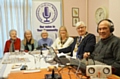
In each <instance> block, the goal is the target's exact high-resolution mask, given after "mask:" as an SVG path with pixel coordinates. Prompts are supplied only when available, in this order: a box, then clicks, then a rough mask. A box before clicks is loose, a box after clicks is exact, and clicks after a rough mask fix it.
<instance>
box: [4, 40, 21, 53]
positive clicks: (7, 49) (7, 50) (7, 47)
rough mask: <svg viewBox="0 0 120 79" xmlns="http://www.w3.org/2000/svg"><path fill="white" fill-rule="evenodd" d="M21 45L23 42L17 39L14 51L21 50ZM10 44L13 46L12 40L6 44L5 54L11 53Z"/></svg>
mask: <svg viewBox="0 0 120 79" xmlns="http://www.w3.org/2000/svg"><path fill="white" fill-rule="evenodd" d="M20 43H21V40H20V39H19V38H17V39H16V40H15V42H14V49H15V50H20ZM10 44H11V40H10V39H9V40H7V41H6V43H5V48H4V53H6V52H9V49H10Z"/></svg>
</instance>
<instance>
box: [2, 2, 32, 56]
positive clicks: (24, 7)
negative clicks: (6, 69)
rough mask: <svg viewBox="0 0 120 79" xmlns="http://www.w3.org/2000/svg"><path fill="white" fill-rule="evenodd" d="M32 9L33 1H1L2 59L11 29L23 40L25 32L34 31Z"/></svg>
mask: <svg viewBox="0 0 120 79" xmlns="http://www.w3.org/2000/svg"><path fill="white" fill-rule="evenodd" d="M31 7H32V0H0V58H1V57H2V56H3V50H4V45H5V42H6V41H7V40H8V39H10V37H9V31H10V30H11V29H15V30H17V37H18V38H20V39H21V40H22V39H23V38H24V31H25V30H27V29H29V30H32V26H31Z"/></svg>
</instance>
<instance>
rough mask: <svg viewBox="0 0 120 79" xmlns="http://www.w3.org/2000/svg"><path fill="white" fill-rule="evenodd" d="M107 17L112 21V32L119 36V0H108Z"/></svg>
mask: <svg viewBox="0 0 120 79" xmlns="http://www.w3.org/2000/svg"><path fill="white" fill-rule="evenodd" d="M109 18H110V19H111V20H112V21H113V22H114V27H115V31H114V34H115V35H117V36H118V37H120V0H109Z"/></svg>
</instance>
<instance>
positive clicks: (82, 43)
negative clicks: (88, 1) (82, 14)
mask: <svg viewBox="0 0 120 79" xmlns="http://www.w3.org/2000/svg"><path fill="white" fill-rule="evenodd" d="M76 30H77V32H78V34H79V36H78V37H76V38H74V45H73V48H74V51H75V52H76V57H77V58H79V59H82V58H83V54H84V53H87V52H90V53H91V52H93V50H94V47H95V44H96V38H95V35H94V34H91V33H88V32H87V30H86V25H85V23H84V22H83V21H80V22H78V23H76Z"/></svg>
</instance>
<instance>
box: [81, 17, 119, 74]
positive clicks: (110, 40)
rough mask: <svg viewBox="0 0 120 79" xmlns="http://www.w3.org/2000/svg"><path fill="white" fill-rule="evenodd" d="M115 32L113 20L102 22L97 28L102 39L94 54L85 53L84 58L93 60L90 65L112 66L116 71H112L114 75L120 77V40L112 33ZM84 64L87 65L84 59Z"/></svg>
mask: <svg viewBox="0 0 120 79" xmlns="http://www.w3.org/2000/svg"><path fill="white" fill-rule="evenodd" d="M113 31H114V24H113V22H112V21H111V20H109V19H103V20H101V21H100V22H99V23H98V27H97V32H98V34H99V36H100V38H101V39H100V40H99V42H98V43H97V44H96V46H95V50H94V51H93V53H92V54H91V55H90V54H89V53H85V54H84V58H88V57H90V58H91V59H92V60H91V59H89V62H88V64H101V63H105V64H107V65H111V66H112V68H113V69H114V71H112V72H113V74H116V75H118V76H120V38H118V37H116V36H115V35H114V34H113V33H112V32H113ZM93 60H94V62H95V63H94V62H93ZM82 62H84V63H85V62H86V61H85V60H84V59H83V60H82ZM96 62H99V63H96Z"/></svg>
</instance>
